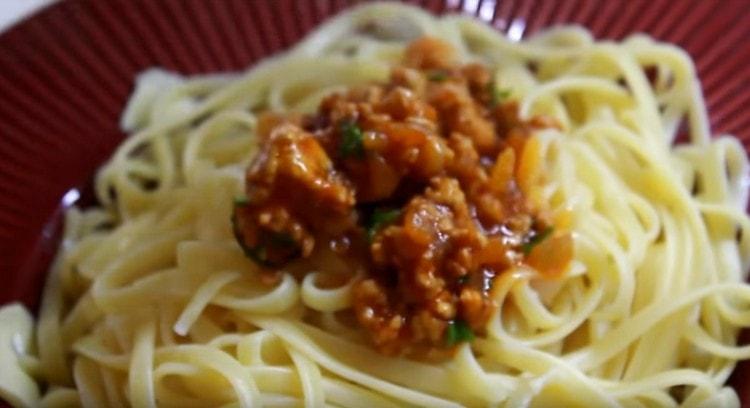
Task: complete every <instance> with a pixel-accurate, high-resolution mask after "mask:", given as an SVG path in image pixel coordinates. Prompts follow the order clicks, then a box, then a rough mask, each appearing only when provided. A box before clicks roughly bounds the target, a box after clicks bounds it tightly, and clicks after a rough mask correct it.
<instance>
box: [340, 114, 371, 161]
mask: <svg viewBox="0 0 750 408" xmlns="http://www.w3.org/2000/svg"><path fill="white" fill-rule="evenodd" d="M340 130H341V145H339V154H340V155H341V157H343V158H347V157H355V158H359V159H361V158H362V157H364V156H365V146H364V143H363V141H364V136H363V134H362V129H360V128H359V126H357V122H355V121H353V120H347V121H344V122H342V123H341V127H340Z"/></svg>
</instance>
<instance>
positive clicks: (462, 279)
mask: <svg viewBox="0 0 750 408" xmlns="http://www.w3.org/2000/svg"><path fill="white" fill-rule="evenodd" d="M469 279H470V277H469V274H466V275H461V276H459V277H458V279H457V282H458V284H459V285H465V284H467V283H469Z"/></svg>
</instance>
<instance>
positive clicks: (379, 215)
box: [367, 208, 401, 242]
mask: <svg viewBox="0 0 750 408" xmlns="http://www.w3.org/2000/svg"><path fill="white" fill-rule="evenodd" d="M400 216H401V210H400V209H398V208H396V209H392V210H380V209H378V210H375V212H374V213H373V214H372V217H371V218H370V227H369V228H367V238H368V239H369V240H370V241H371V242H372V239H373V238H375V234H377V232H378V231H379V230H380V229H381V228H383V227H384V226H386V225H388V224H390V223H392V222H394V221H396V220H397V219H398V217H400Z"/></svg>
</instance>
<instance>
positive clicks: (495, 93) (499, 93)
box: [488, 81, 512, 108]
mask: <svg viewBox="0 0 750 408" xmlns="http://www.w3.org/2000/svg"><path fill="white" fill-rule="evenodd" d="M488 88H489V91H490V106H491V107H493V108H494V107H495V106H497V105H498V104H500V103H501V102H503V101H505V100H506V99H508V98H509V97H510V95H511V93H512V91H511V90H510V89H507V88H504V89H497V86H496V84H495V81H492V82H490V83H489V85H488Z"/></svg>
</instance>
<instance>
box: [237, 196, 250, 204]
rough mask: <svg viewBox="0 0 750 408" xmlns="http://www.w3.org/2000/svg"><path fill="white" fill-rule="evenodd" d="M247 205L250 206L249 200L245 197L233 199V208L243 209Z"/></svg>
mask: <svg viewBox="0 0 750 408" xmlns="http://www.w3.org/2000/svg"><path fill="white" fill-rule="evenodd" d="M248 204H250V200H249V199H248V198H247V197H245V196H240V197H235V198H234V206H235V207H245V206H247V205H248Z"/></svg>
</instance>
